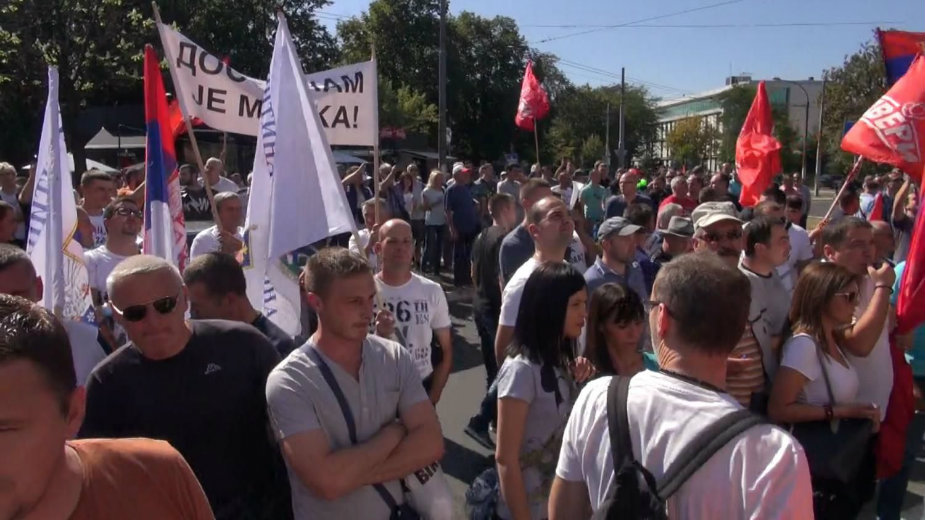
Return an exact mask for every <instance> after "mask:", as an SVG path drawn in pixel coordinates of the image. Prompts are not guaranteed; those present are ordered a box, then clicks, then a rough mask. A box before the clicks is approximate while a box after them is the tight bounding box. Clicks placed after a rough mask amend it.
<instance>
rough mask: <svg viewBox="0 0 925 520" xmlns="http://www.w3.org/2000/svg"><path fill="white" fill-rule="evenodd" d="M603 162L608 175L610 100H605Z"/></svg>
mask: <svg viewBox="0 0 925 520" xmlns="http://www.w3.org/2000/svg"><path fill="white" fill-rule="evenodd" d="M604 124H605V126H604V128H605V130H604V163H605V164H607V175H608V176H609V175H610V102H609V101H608V102H607V119H606V120H605V121H604Z"/></svg>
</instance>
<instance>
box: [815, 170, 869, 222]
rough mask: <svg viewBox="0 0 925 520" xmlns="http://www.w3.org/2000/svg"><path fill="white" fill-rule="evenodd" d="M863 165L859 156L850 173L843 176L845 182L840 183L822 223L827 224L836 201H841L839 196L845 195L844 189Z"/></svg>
mask: <svg viewBox="0 0 925 520" xmlns="http://www.w3.org/2000/svg"><path fill="white" fill-rule="evenodd" d="M862 164H864V158H863V157H861V156H860V155H859V156H858V158H857V159H856V160H855V161H854V166H852V167H851V171H849V172H848V175H846V176H845V182H843V183H842V185H841V189H839V190H838V194H837V195H835V200H833V201H832V205H831V206H829V211H826V213H825V217H823V218H822V221H823V222H827V221H828V220H829V217H831V216H832V212H833V211H835V206H836V205H838V201H839V200H840V199H841V196H842V195H843V194H844V193H845V188H847V187H848V185H849V184H851V181H853V180H854V178H855V177H857V175H858V171H860V170H861V165H862Z"/></svg>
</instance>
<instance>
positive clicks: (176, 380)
mask: <svg viewBox="0 0 925 520" xmlns="http://www.w3.org/2000/svg"><path fill="white" fill-rule="evenodd" d="M106 288H107V292H108V293H109V298H110V302H111V304H112V310H113V315H114V317H115V320H116V323H118V324H119V325H121V326H122V327H123V328H124V329H125V332H126V334H127V336H128V339H129V343H128V344H127V345H125V346H124V347H122V348H120V349H118V350H116V351H115V352H113V353H112V355H110V356H109V357H107V358H106V359H105V360H104V361H103V362H102V363H100V364H99V365H97V366H96V368H95V369H93V372H91V373H90V378H89V381H88V382H87V411H86V418H85V419H84V423H83V427H82V428H81V431H80V436H81V437H84V438H87V437H104V438H126V437H148V438H152V439H160V440H165V441H168V442H170V444H171V445H172V446H173V447H175V448H176V449H177V450H178V451H179V452H180V453H181V454H182V455H183V457H184V458H185V459H186V460H187V462H189V465H190V467H192V468H193V471H194V472H195V473H196V476H197V477H199V481H200V482H201V483H202V488H203V490H204V491H205V493H206V497H208V499H209V503H210V504H211V505H212V509H213V511H214V512H215V517H216V518H218V519H221V518H228V519H232V518H254V517H257V516H258V515H259V514H264V513H265V514H267V517H268V518H286V517H287V516H288V514H287V511H288V510H289V503H288V502H289V500H288V499H289V486H288V481H287V480H286V479H285V478H282V475H283V471H282V466H281V464H282V459H281V458H280V456H279V453H278V451H277V448H276V445H275V443H273V441H272V440H271V438H270V436H269V433H268V432H269V430H268V427H269V422H268V417H267V405H266V397H265V388H266V380H267V376H268V375H269V373H270V371H271V370H273V368H274V367H275V366H276V364H277V363H278V362H279V354H277V352H276V350H275V349H274V348H273V345H272V344H270V342H269V341H268V340H267V339H266V338H265V337H264V336H263V334H261V333H260V332H259V331H258V330H257V329H255V328H253V327H251V326H250V325H245V324H243V323H237V322H232V321H225V320H196V321H192V322H188V321H186V320H185V318H184V314H185V313H186V309H187V306H188V304H189V298H188V291H187V288H186V286H185V285H184V284H183V279H182V278H181V277H180V273H179V271H177V268H176V267H174V266H173V265H172V264H169V263H168V262H166V261H165V260H163V259H161V258H157V257H154V256H149V255H136V256H130V257H129V258H127V259H126V260H123V261H122V262H121V263H119V264H118V265H116V267H115V268H114V269H113V270H112V273H110V275H109V278H108V279H107V280H106ZM269 511H272V513H269Z"/></svg>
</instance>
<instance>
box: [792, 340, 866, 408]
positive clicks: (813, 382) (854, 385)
mask: <svg viewBox="0 0 925 520" xmlns="http://www.w3.org/2000/svg"><path fill="white" fill-rule="evenodd" d="M783 349H784V352H783V354H782V357H781V363H780V365H781V366H782V367H789V368H792V369H794V370H796V371H797V372H799V373H801V374H803V375H804V376H806V379H809V382H808V383H806V386H804V387H803V390H802V391H801V392H800V402H801V403H806V404H811V405H814V406H825V405H827V404H829V402H830V399H829V390H828V389H827V388H826V386H825V376H824V375H823V373H822V367H821V365H820V364H819V354H817V353H816V349H817V346H816V342H815V341H814V340H813V338H811V337H810V336H809V335H807V334H797V335H795V336H793V337H792V338H790V339H789V340H787V343H784V347H783ZM822 359H823V360H825V371H826V373H827V374H828V375H829V381H830V383H831V385H832V395H833V396H834V397H835V404H848V403H854V402H856V401H857V395H858V373H857V371H856V370H855V369H854V367H852V366H851V363H850V362H849V363H848V366H847V367H846V366H844V365H842V364H841V363H839V362H838V361H836V360H835V359H833V358H831V357H829V356H827V355H825V354H823V355H822Z"/></svg>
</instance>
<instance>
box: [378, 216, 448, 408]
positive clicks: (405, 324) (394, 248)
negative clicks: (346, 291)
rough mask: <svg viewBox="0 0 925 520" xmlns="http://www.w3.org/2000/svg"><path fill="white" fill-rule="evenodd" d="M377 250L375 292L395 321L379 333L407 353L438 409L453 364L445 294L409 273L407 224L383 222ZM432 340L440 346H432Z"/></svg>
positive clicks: (410, 251)
mask: <svg viewBox="0 0 925 520" xmlns="http://www.w3.org/2000/svg"><path fill="white" fill-rule="evenodd" d="M375 249H376V255H378V257H379V263H380V265H381V266H382V270H381V271H380V272H379V273H378V274H377V275H376V289H377V291H378V292H379V295H380V298H379V299H377V306H378V305H379V304H381V305H382V306H383V307H385V309H384V310H386V311H388V312H389V313H390V314H391V315H392V319H393V320H394V323H395V326H394V328H392V330H391V331H386V330H383V329H382V328H380V329H379V330H377V333H380V335H382V336H386V337H389V336H391V337H390V339H393V340H395V341H397V342H398V343H401V345H402V346H404V347H405V348H406V349H408V351H409V352H410V353H411V357H412V359H413V360H414V365H415V367H416V368H417V369H418V374H419V375H420V376H421V381H422V382H423V384H424V389H425V390H427V393H428V395H429V396H430V400H431V402H432V403H434V404H435V405H436V404H437V401H439V400H440V394H441V393H443V387H444V386H446V381H447V379H448V378H449V376H450V369H451V368H452V363H453V342H452V339H451V337H452V336H451V334H450V311H449V307H448V306H447V303H446V295H445V294H444V293H443V289H442V288H441V287H440V285H439V284H437V283H435V282H432V281H430V280H428V279H427V278H424V277H423V276H418V275H416V274H414V273H412V272H411V266H412V264H413V262H414V240H413V238H412V236H411V225H410V224H408V223H407V222H405V221H404V220H400V219H392V220H389V221H387V222H386V223H384V224H383V225H382V227H381V228H379V242H377V243H376V245H375ZM377 310H379V309H377ZM387 332H391V334H388V333H387ZM434 337H436V338H437V343H439V348H434V345H433V339H434Z"/></svg>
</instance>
